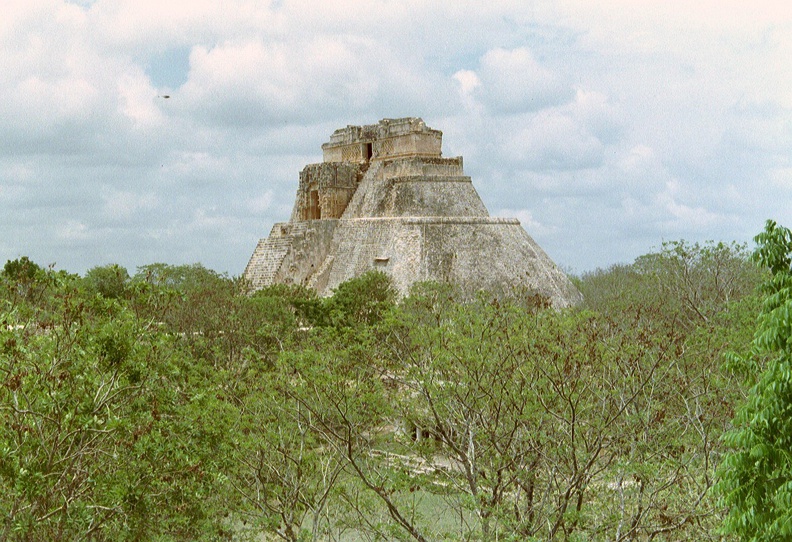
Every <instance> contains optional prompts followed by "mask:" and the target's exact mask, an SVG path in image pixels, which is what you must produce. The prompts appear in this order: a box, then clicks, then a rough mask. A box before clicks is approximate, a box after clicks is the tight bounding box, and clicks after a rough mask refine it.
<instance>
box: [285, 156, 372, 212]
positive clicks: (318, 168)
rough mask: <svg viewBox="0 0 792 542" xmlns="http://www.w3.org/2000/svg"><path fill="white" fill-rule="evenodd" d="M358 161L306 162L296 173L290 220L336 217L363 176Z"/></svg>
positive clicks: (345, 205)
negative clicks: (308, 163) (297, 181)
mask: <svg viewBox="0 0 792 542" xmlns="http://www.w3.org/2000/svg"><path fill="white" fill-rule="evenodd" d="M363 170H364V168H363V167H362V166H361V165H360V164H352V163H347V162H338V163H331V164H328V163H321V164H310V165H307V166H305V167H304V168H303V170H302V171H301V172H300V184H299V186H298V188H297V197H296V198H295V202H294V209H293V210H292V215H291V220H292V221H299V220H317V219H322V218H340V217H341V215H342V214H343V213H344V210H345V209H346V207H347V204H348V203H349V201H350V200H351V199H352V196H353V195H354V193H355V190H356V189H357V185H358V183H359V182H360V179H361V178H362V176H363Z"/></svg>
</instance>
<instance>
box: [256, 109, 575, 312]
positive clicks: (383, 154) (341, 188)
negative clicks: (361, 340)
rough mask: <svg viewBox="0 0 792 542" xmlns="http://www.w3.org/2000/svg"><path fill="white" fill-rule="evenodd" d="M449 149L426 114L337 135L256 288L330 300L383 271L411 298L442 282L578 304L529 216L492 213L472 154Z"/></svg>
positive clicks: (303, 188)
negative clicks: (417, 289)
mask: <svg viewBox="0 0 792 542" xmlns="http://www.w3.org/2000/svg"><path fill="white" fill-rule="evenodd" d="M441 143H442V132H440V131H439V130H433V129H431V128H428V127H427V126H426V124H424V122H423V121H422V120H421V119H418V118H404V119H384V120H382V121H380V122H379V123H378V124H374V125H367V126H347V127H346V128H342V129H340V130H336V131H335V132H334V133H333V135H332V136H331V137H330V141H329V142H327V143H325V144H324V145H322V150H323V154H324V162H322V163H320V164H311V165H308V166H306V167H305V168H304V169H303V170H302V172H301V173H300V183H299V187H298V189H297V198H296V201H295V204H294V210H293V211H292V216H291V219H290V221H289V222H288V223H280V224H275V225H274V227H273V228H272V231H271V232H270V235H269V237H267V238H266V239H261V241H259V244H258V246H257V247H256V250H255V251H254V253H253V255H252V256H251V258H250V262H249V263H248V265H247V268H246V269H245V277H246V278H247V279H248V280H249V281H250V283H251V284H252V286H253V288H255V289H258V288H262V287H264V286H268V285H270V284H276V283H297V284H304V285H306V286H309V287H312V288H314V289H316V290H317V291H318V292H319V293H320V294H321V295H330V294H331V293H332V290H333V289H334V288H336V287H338V285H339V284H341V283H342V282H344V281H346V280H348V279H350V278H353V277H355V276H359V275H361V274H363V273H365V272H366V271H368V270H370V269H380V270H382V271H384V272H386V273H388V274H390V275H391V277H392V278H393V281H394V284H395V286H396V287H397V288H398V289H399V291H400V292H401V293H402V294H406V293H407V291H408V290H409V288H410V286H411V285H412V284H413V283H415V282H419V281H427V280H436V281H447V282H454V283H457V284H459V285H460V286H462V287H463V288H464V289H466V290H468V291H476V290H479V289H487V290H497V291H502V290H504V289H511V288H520V289H529V290H532V291H535V292H537V293H539V294H542V295H545V296H547V297H548V298H549V299H550V300H551V302H552V304H553V305H554V306H556V307H565V306H568V305H572V304H576V303H578V302H579V301H580V300H581V296H580V292H578V291H577V289H576V288H575V287H574V285H572V283H571V282H570V281H569V279H568V278H567V277H566V275H564V273H563V272H561V271H560V270H559V269H558V267H557V266H556V265H555V264H554V263H553V262H552V261H551V260H550V258H548V256H547V255H546V254H545V253H544V251H542V249H541V248H540V247H539V246H538V245H537V244H536V243H535V242H534V240H533V239H531V237H530V236H529V235H528V234H527V233H526V232H525V230H524V229H523V228H522V227H521V226H520V223H519V221H518V220H516V219H504V218H492V217H490V216H489V213H488V212H487V208H486V207H485V206H484V203H483V202H482V201H481V198H480V197H479V195H478V193H477V192H476V189H475V188H474V187H473V184H472V182H471V179H470V177H468V176H466V175H465V174H464V172H463V167H462V165H463V164H462V158H461V157H455V158H444V157H442V154H441Z"/></svg>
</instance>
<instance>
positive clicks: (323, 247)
mask: <svg viewBox="0 0 792 542" xmlns="http://www.w3.org/2000/svg"><path fill="white" fill-rule="evenodd" d="M290 225H291V226H292V230H291V232H290V234H289V237H290V243H291V246H290V250H289V251H288V252H287V253H286V254H285V255H284V256H283V259H282V263H281V265H280V267H279V268H278V271H277V272H276V273H275V275H274V277H273V282H274V283H282V284H303V285H309V283H311V281H312V280H313V275H314V274H315V273H316V272H317V271H318V270H319V268H321V267H322V264H323V263H324V262H325V260H326V259H327V257H328V255H329V253H330V250H331V248H332V246H333V236H334V234H335V230H336V227H337V226H338V219H326V220H308V221H302V222H291V223H290Z"/></svg>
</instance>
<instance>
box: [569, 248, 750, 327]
mask: <svg viewBox="0 0 792 542" xmlns="http://www.w3.org/2000/svg"><path fill="white" fill-rule="evenodd" d="M761 280H762V272H761V270H760V269H758V268H757V267H756V266H755V265H753V264H752V263H751V262H750V258H749V254H748V252H747V251H746V247H745V245H741V244H738V243H723V242H719V243H715V242H713V241H708V242H707V243H704V244H699V243H688V242H686V241H671V242H665V243H663V245H662V247H661V249H660V250H659V251H656V252H651V253H649V254H645V255H643V256H640V257H638V258H636V260H635V262H634V263H632V264H630V265H623V264H619V265H614V266H612V267H610V268H608V269H605V270H602V269H599V270H596V271H594V272H591V273H586V274H584V275H583V276H582V277H581V278H580V279H579V280H578V287H579V288H580V290H581V292H582V293H583V296H584V299H585V304H586V306H587V307H588V308H591V309H593V310H596V311H598V312H601V313H602V314H605V315H606V316H609V317H619V315H621V314H625V313H630V312H634V311H636V310H640V311H646V317H647V319H648V320H650V321H651V322H652V323H654V324H657V323H661V322H663V323H665V324H666V325H668V326H672V327H674V326H675V327H679V326H680V325H681V326H682V327H683V329H684V330H685V331H692V330H693V329H695V328H696V327H697V326H699V325H702V324H704V325H706V324H707V323H708V322H709V321H710V320H711V319H712V318H713V316H715V315H716V314H719V313H720V312H722V311H724V310H727V309H728V307H729V305H730V304H731V303H732V302H734V301H739V300H741V299H743V298H745V297H748V296H751V295H753V293H754V291H755V289H756V287H757V286H758V285H759V283H760V282H761Z"/></svg>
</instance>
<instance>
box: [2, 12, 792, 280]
mask: <svg viewBox="0 0 792 542" xmlns="http://www.w3.org/2000/svg"><path fill="white" fill-rule="evenodd" d="M0 3H1V4H2V8H1V9H0V11H2V16H0V96H2V99H0V259H2V261H3V262H4V261H5V260H7V259H13V258H17V257H19V256H22V255H27V256H29V257H31V259H33V260H34V261H36V262H37V263H39V264H41V265H48V264H52V263H55V264H56V268H58V269H66V270H69V271H72V272H78V273H82V272H84V271H85V270H87V269H89V268H91V267H93V266H96V265H104V264H108V263H119V264H121V265H123V266H125V267H127V268H128V269H129V270H130V272H134V270H135V268H136V267H137V266H140V265H144V264H147V263H153V262H166V263H172V264H181V263H193V262H200V263H203V264H204V265H205V266H207V267H210V268H212V269H215V270H217V271H222V272H228V273H229V274H231V275H239V274H241V273H242V271H243V270H244V267H245V264H246V263H247V260H248V258H249V257H250V254H251V253H252V251H253V249H254V247H255V245H256V242H257V240H258V239H259V238H260V237H265V236H266V235H267V234H268V233H269V230H270V228H271V227H272V224H273V223H274V222H278V221H284V220H287V219H288V217H289V213H290V211H291V207H292V204H293V201H294V194H295V191H296V188H297V180H298V174H299V171H300V169H302V167H303V166H304V165H305V164H308V163H312V162H318V161H321V148H320V146H321V144H322V143H323V142H324V141H326V140H327V139H328V137H329V135H330V134H331V133H332V132H333V130H334V129H335V128H339V127H342V126H345V125H347V124H371V123H375V122H377V121H378V120H379V119H381V118H385V117H390V118H394V117H403V116H418V117H422V118H423V119H424V120H425V121H426V123H427V124H428V125H429V126H431V127H433V128H437V129H440V130H442V131H443V133H444V138H443V146H444V155H445V156H457V155H462V156H464V159H465V170H466V173H467V174H468V175H471V176H472V177H473V182H474V184H475V186H476V187H477V188H478V191H479V193H480V194H481V196H482V199H483V200H484V202H485V204H486V205H487V207H488V209H489V210H490V213H491V214H493V215H496V216H507V217H517V218H519V219H520V221H521V222H522V224H523V226H524V227H525V228H526V229H527V230H528V232H529V233H530V234H531V235H532V236H533V237H534V239H536V240H537V242H538V243H539V244H540V245H541V246H542V247H544V248H545V250H546V251H547V252H548V254H549V255H550V256H551V258H553V259H554V260H555V261H556V262H557V263H558V264H559V265H561V266H562V267H563V268H565V269H567V270H572V271H576V272H583V271H586V270H591V269H594V268H596V267H605V266H608V265H610V264H612V263H617V262H631V261H632V260H633V259H634V258H635V257H636V256H638V255H640V254H644V253H646V252H648V251H649V250H651V249H652V248H655V247H657V246H659V245H660V244H661V243H662V242H663V241H664V240H676V239H686V240H689V241H704V240H707V239H715V240H727V241H730V240H739V241H749V240H750V239H751V238H752V236H753V235H755V234H756V233H757V232H758V231H759V230H760V229H761V228H762V226H763V224H764V221H765V219H767V218H771V217H772V218H774V219H776V220H778V221H779V222H781V223H782V224H785V225H788V226H792V4H789V2H787V1H786V0H774V1H764V0H754V1H750V2H749V1H747V0H745V1H732V0H712V1H709V0H703V1H690V0H685V1H676V0H670V1H669V0H664V1H660V0H606V1H599V0H598V1H592V0H558V1H549V2H545V1H543V0H537V1H531V0H489V1H487V2H481V1H478V0H476V1H467V0H327V1H325V0H321V1H320V0H271V1H264V0H191V1H189V2H187V1H170V0H96V1H91V0H0ZM166 95H167V96H170V98H168V99H166V98H164V97H163V96H166Z"/></svg>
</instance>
